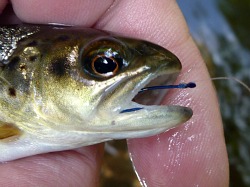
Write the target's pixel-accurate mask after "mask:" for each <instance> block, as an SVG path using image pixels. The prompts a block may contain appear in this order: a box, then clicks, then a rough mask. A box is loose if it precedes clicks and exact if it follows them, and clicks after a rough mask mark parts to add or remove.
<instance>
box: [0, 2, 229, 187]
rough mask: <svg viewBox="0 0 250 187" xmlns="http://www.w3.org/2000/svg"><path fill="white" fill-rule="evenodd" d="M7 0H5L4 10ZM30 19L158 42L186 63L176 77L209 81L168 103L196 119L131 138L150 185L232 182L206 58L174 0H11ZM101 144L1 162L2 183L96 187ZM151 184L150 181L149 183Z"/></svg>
mask: <svg viewBox="0 0 250 187" xmlns="http://www.w3.org/2000/svg"><path fill="white" fill-rule="evenodd" d="M5 3H6V1H5V0H1V1H0V10H1V9H3V8H4V6H5ZM12 3H13V7H14V10H15V13H16V15H17V16H18V17H19V18H20V19H21V20H22V21H24V22H28V23H64V24H70V25H72V24H73V25H82V26H85V27H95V28H98V29H104V30H110V31H114V32H118V33H124V35H126V36H131V37H136V38H142V39H146V40H149V41H151V42H154V43H157V44H159V45H161V46H163V47H165V48H167V49H169V50H170V51H172V52H173V53H174V54H176V55H177V56H178V57H179V59H180V60H181V62H182V65H183V68H182V73H181V74H180V76H179V77H178V80H177V82H178V83H180V82H190V81H195V80H204V82H203V84H202V85H198V86H197V88H195V89H187V90H172V91H171V92H169V94H168V95H167V97H166V98H165V99H164V101H163V103H164V104H168V105H169V104H175V105H176V104H177V105H183V106H188V107H190V108H192V109H193V111H194V115H193V117H192V118H191V119H190V120H189V121H188V122H186V123H185V124H184V125H181V126H179V127H177V128H175V129H172V130H169V131H168V132H166V133H163V134H160V135H157V136H154V137H149V138H141V139H133V140H129V141H128V147H129V151H130V152H131V155H132V159H133V163H134V165H135V168H136V170H137V172H138V175H139V176H140V179H141V182H142V183H143V184H146V185H147V186H164V187H165V186H228V161H227V154H226V148H225V143H224V137H223V130H222V123H221V117H220V112H219V108H218V104H217V100H216V96H215V92H214V90H213V88H212V85H211V82H210V78H209V75H208V73H207V70H206V67H205V63H203V60H202V58H201V56H200V54H199V52H198V50H197V47H196V46H195V44H194V42H193V41H192V39H191V37H190V35H189V32H188V29H187V26H186V23H185V21H184V19H183V17H182V14H181V12H180V10H179V8H178V6H177V4H176V2H175V1H171V0H158V1H150V0H137V1H132V0H126V1H112V0H106V1H105V3H104V1H95V0H92V1H87V0H71V1H66V0H61V1H56V0H43V1H39V0H32V1H31V0H12ZM102 153H103V145H102V144H99V145H95V146H89V147H83V148H80V149H77V150H71V151H63V152H56V153H48V154H43V155H36V156H32V157H28V158H23V159H20V160H15V161H12V162H9V163H5V164H1V165H0V184H1V185H2V186H16V185H18V186H55V185H58V186H96V185H97V183H98V177H99V171H100V165H101V157H102ZM146 185H145V186H146Z"/></svg>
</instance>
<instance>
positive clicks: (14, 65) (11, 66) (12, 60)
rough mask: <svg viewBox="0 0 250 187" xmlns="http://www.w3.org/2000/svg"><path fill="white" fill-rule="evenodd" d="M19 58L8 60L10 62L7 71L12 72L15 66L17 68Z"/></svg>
mask: <svg viewBox="0 0 250 187" xmlns="http://www.w3.org/2000/svg"><path fill="white" fill-rule="evenodd" d="M20 60H21V59H20V57H18V56H16V57H14V58H12V59H11V60H10V62H9V63H8V68H9V70H11V71H12V70H14V69H15V68H16V66H17V64H18V63H19V62H20Z"/></svg>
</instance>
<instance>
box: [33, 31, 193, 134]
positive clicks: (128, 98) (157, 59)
mask: <svg viewBox="0 0 250 187" xmlns="http://www.w3.org/2000/svg"><path fill="white" fill-rule="evenodd" d="M90 31H91V32H90ZM64 32H65V33H64V36H65V37H64V38H65V41H63V42H61V43H59V44H57V43H54V44H53V47H51V49H50V50H49V51H46V56H45V57H43V58H44V66H43V73H42V74H43V77H42V79H41V81H40V82H42V84H40V89H41V93H43V96H42V100H43V101H42V103H43V105H44V104H45V103H46V104H45V105H44V106H46V107H47V108H46V111H47V110H49V111H54V115H53V116H54V118H53V119H54V120H55V116H57V115H60V114H61V116H63V115H67V116H68V117H67V120H68V121H70V122H71V123H72V122H73V123H75V124H76V125H75V127H74V129H78V130H80V131H81V130H82V131H86V129H88V131H91V132H102V133H106V134H107V137H111V138H112V139H116V138H118V139H120V138H132V137H143V136H150V135H154V134H157V133H159V132H164V131H166V130H168V129H169V128H172V127H174V126H176V125H177V124H180V123H182V122H185V121H187V120H188V119H189V118H190V117H191V116H192V110H191V109H189V108H186V107H181V106H158V105H155V104H154V100H159V98H158V96H157V95H151V96H150V95H147V94H144V95H143V94H140V95H137V94H138V92H139V91H140V90H141V89H142V88H143V87H145V86H146V85H150V84H170V83H173V82H174V80H175V79H176V77H177V75H178V73H179V72H180V71H181V63H180V61H179V59H178V58H177V57H176V56H175V55H174V54H173V53H171V52H170V51H168V50H167V49H165V48H163V47H161V46H159V45H156V44H153V43H151V42H148V41H142V40H137V39H131V38H126V37H121V36H118V35H116V34H113V33H108V32H106V31H98V30H81V32H78V31H77V30H75V31H70V32H69V33H68V32H66V31H64ZM84 32H85V33H84ZM60 35H62V33H61V32H60ZM86 35H87V37H86ZM53 37H59V36H57V35H56V34H53ZM61 38H63V37H62V36H61ZM67 38H71V39H70V40H66V39H67ZM57 51H58V52H57ZM38 87H39V86H38ZM136 95H137V96H136ZM135 96H136V98H137V99H134V98H135ZM141 98H143V99H141ZM144 99H146V100H148V103H147V105H144V104H142V103H143V101H142V102H141V101H140V100H144ZM137 101H138V102H137ZM139 103H141V104H139ZM133 108H135V109H136V110H130V109H133ZM127 109H129V110H127ZM125 111H126V112H125ZM52 113H53V112H50V115H51V114H52ZM59 119H62V117H59ZM67 120H66V121H67ZM61 124H63V122H61ZM72 126H74V125H72V124H71V127H72ZM67 128H68V127H67ZM111 134H112V135H111Z"/></svg>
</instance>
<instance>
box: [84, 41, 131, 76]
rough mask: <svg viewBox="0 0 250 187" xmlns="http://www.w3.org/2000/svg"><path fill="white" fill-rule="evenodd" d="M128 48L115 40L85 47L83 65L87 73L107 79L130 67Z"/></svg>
mask: <svg viewBox="0 0 250 187" xmlns="http://www.w3.org/2000/svg"><path fill="white" fill-rule="evenodd" d="M125 51H126V47H125V46H124V45H123V44H121V43H120V42H118V41H114V40H107V39H106V40H98V41H94V42H93V43H91V44H89V45H88V46H86V47H85V50H84V51H83V53H82V56H81V57H82V59H81V64H82V67H83V70H84V72H85V73H88V74H89V75H91V76H94V77H96V78H101V79H106V78H110V77H113V76H115V75H116V74H118V73H119V72H120V70H121V69H123V68H124V67H126V66H127V65H128V62H127V60H126V58H127V56H128V55H127V53H126V54H125Z"/></svg>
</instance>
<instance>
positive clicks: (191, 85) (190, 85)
mask: <svg viewBox="0 0 250 187" xmlns="http://www.w3.org/2000/svg"><path fill="white" fill-rule="evenodd" d="M211 80H212V81H215V80H234V81H236V82H237V83H239V84H240V85H241V86H243V87H244V88H245V89H247V90H248V92H249V93H250V87H249V86H248V85H247V84H245V83H244V82H242V81H241V80H239V79H237V78H235V77H214V78H211ZM197 82H200V81H197ZM195 87H196V83H194V82H189V83H180V84H173V85H163V86H149V87H145V88H142V89H141V90H140V91H139V92H138V93H142V92H145V91H152V90H163V89H164V90H165V89H175V88H177V89H186V88H195ZM141 109H143V108H141V107H138V108H129V109H125V110H122V111H121V112H120V113H127V112H134V111H138V110H141Z"/></svg>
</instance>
